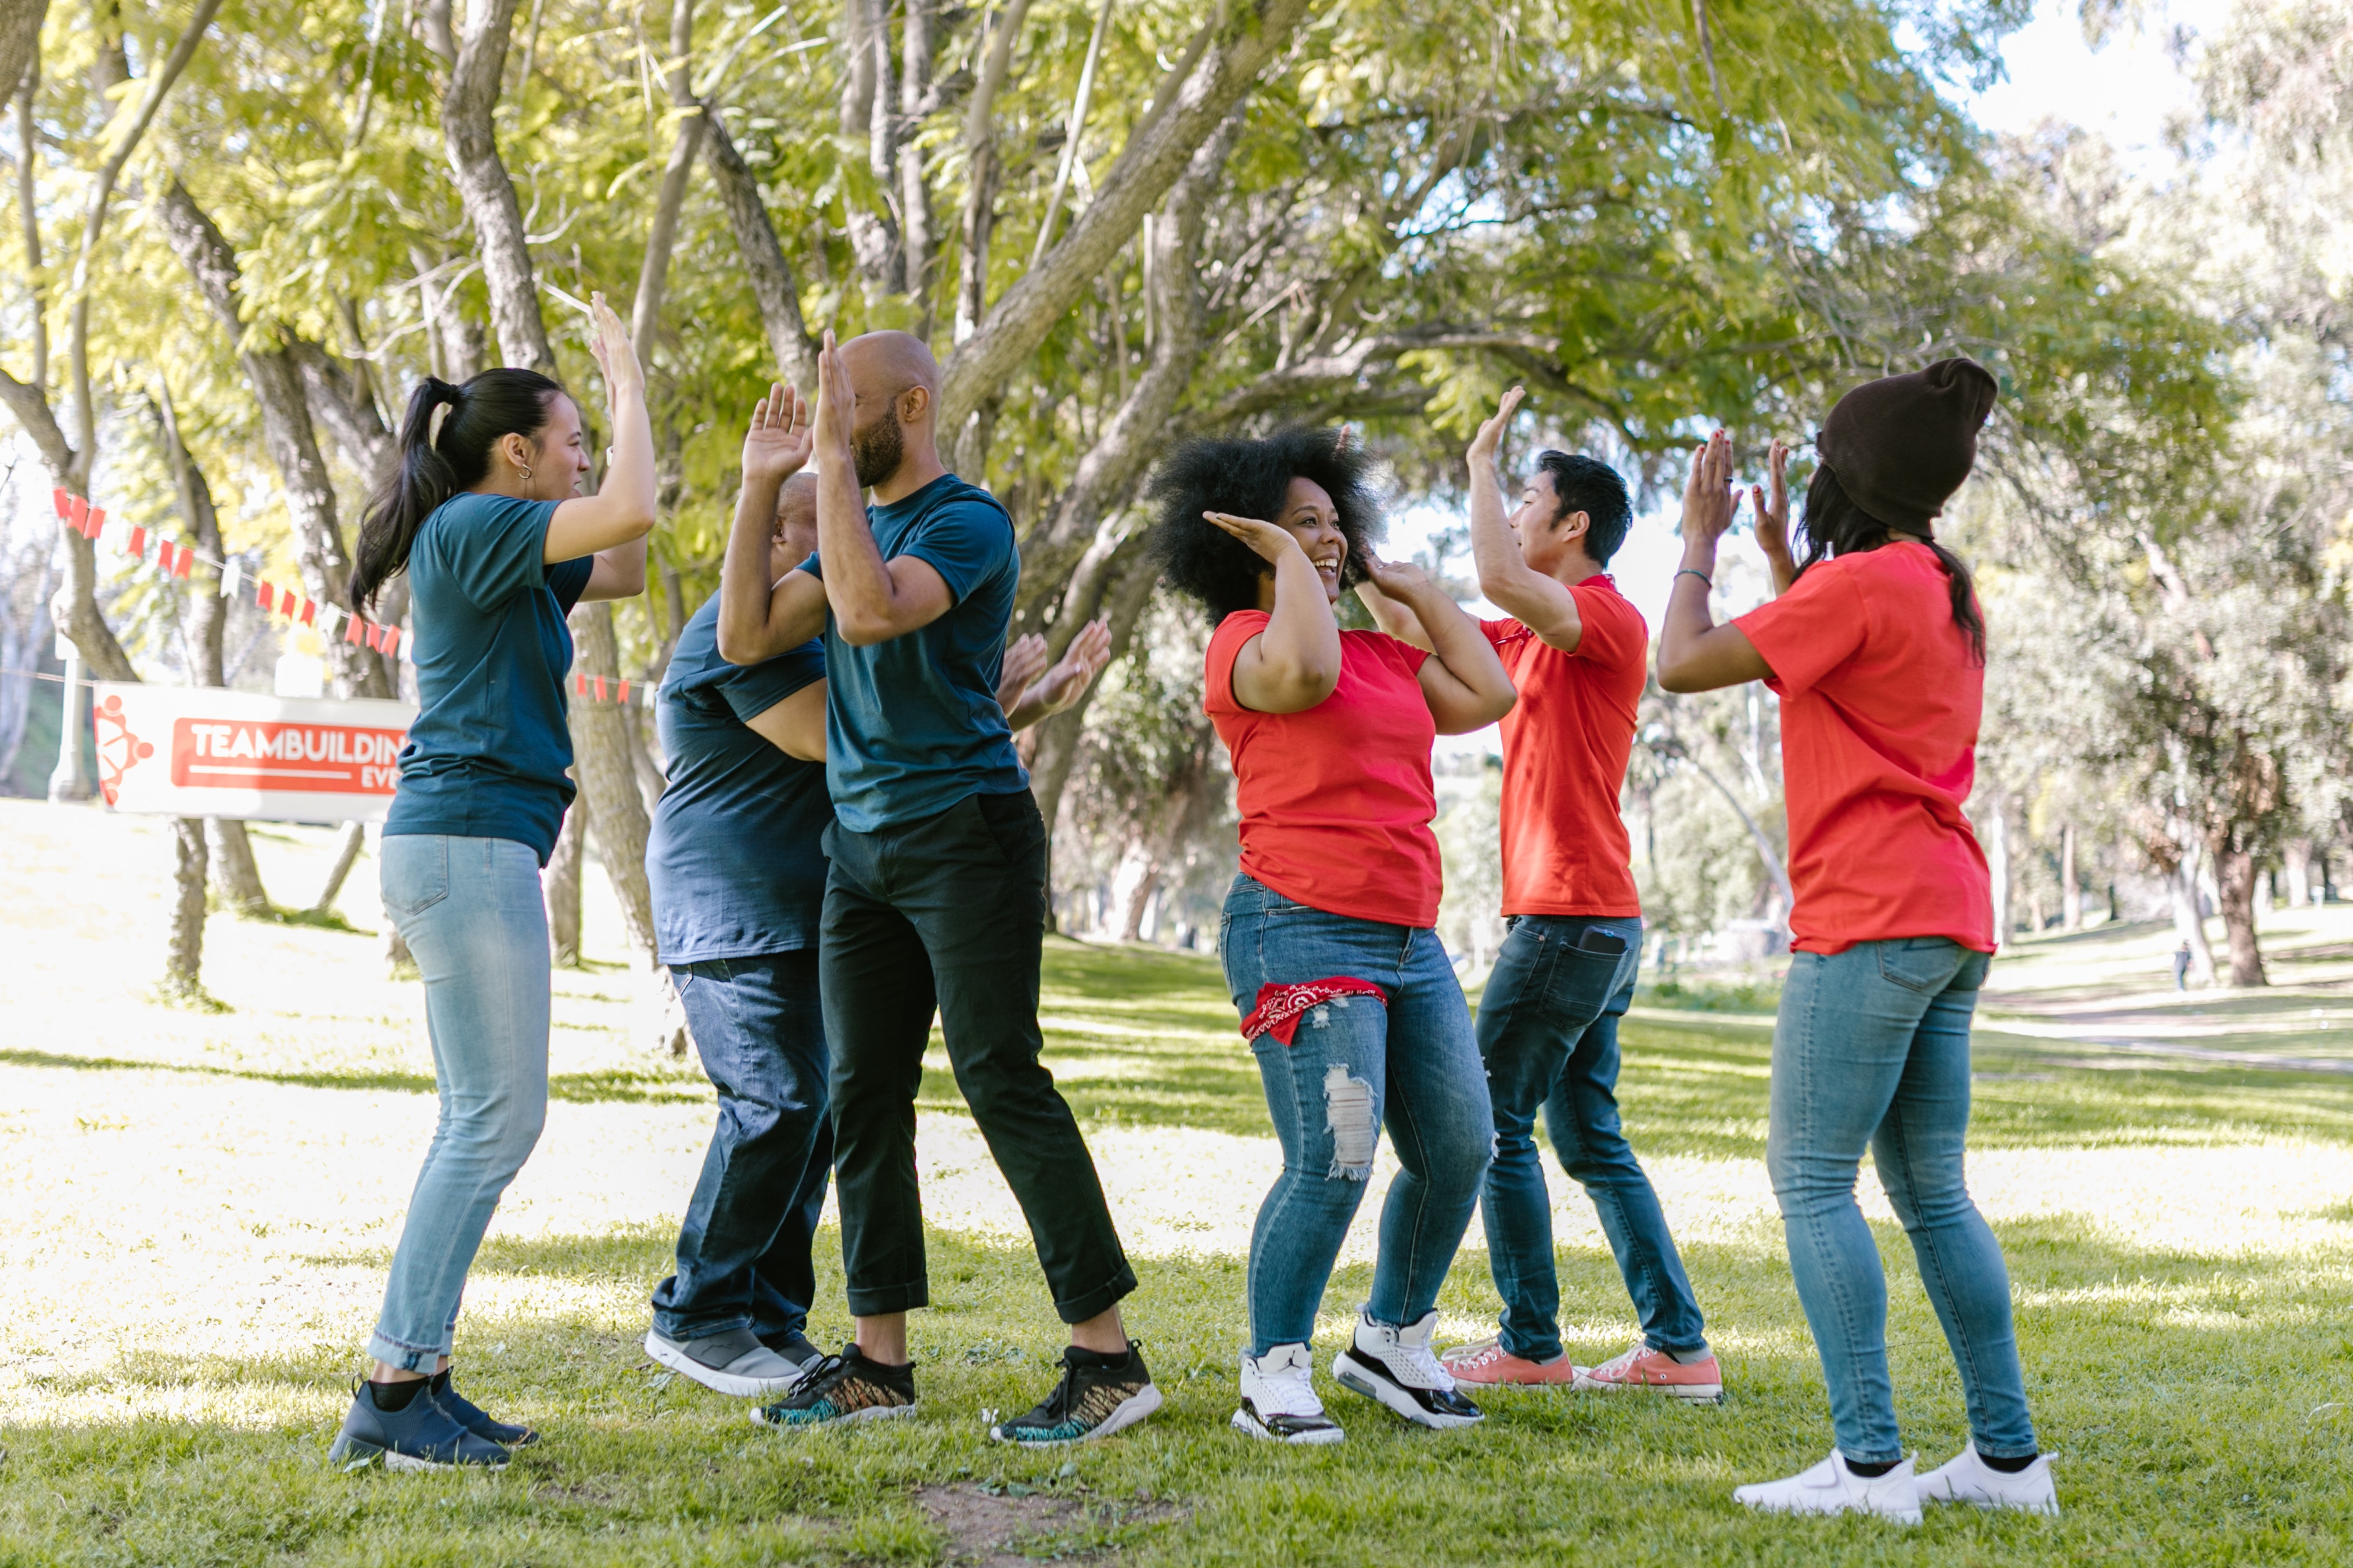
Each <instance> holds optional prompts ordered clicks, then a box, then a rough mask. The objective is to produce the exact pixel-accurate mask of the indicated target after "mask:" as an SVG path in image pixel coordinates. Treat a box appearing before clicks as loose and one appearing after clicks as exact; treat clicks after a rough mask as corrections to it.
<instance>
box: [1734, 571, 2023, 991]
mask: <svg viewBox="0 0 2353 1568" xmlns="http://www.w3.org/2000/svg"><path fill="white" fill-rule="evenodd" d="M1733 624H1734V625H1736V626H1738V627H1739V628H1740V629H1741V630H1742V631H1743V632H1745V633H1746V634H1747V636H1748V640H1749V641H1750V642H1752V643H1754V644H1756V645H1757V652H1758V653H1760V654H1762V655H1764V657H1765V662H1766V663H1767V664H1768V665H1771V666H1772V667H1773V679H1771V680H1770V681H1769V682H1767V684H1768V685H1770V686H1771V687H1772V688H1773V689H1774V690H1775V691H1778V692H1779V693H1780V694H1781V775H1782V784H1783V789H1784V793H1785V795H1786V796H1787V799H1788V811H1789V881H1790V884H1791V886H1792V888H1793V889H1794V890H1795V891H1796V893H1797V896H1798V907H1797V908H1796V909H1795V910H1791V911H1790V917H1789V929H1790V931H1791V941H1790V945H1791V946H1792V947H1795V948H1797V949H1799V951H1801V952H1823V953H1830V952H1845V951H1846V950H1847V949H1848V948H1850V947H1852V946H1853V945H1854V944H1855V943H1856V942H1884V941H1887V940H1888V939H1890V938H1893V937H1907V936H1941V937H1949V938H1951V939H1952V940H1953V941H1955V942H1959V943H1960V944H1961V945H1962V946H1963V947H1967V948H1971V949H1974V950H1976V951H1977V952H1992V951H1993V947H1994V942H1993V894H1992V883H1991V881H1990V879H1989V878H1988V877H1987V875H1986V860H1985V852H1984V851H1983V850H1981V849H1979V848H1978V837H1977V834H1976V833H1975V832H1973V831H1971V829H1970V827H1969V821H1968V817H1966V816H1962V815H1961V803H1962V802H1963V801H1965V800H1967V799H1968V797H1969V785H1970V784H1971V782H1972V781H1973V780H1974V779H1975V777H1976V775H1977V743H1978V714H1979V713H1980V711H1981V710H1983V708H1984V701H1985V670H1984V668H1982V667H1980V666H1978V664H1976V663H1974V662H1973V661H1972V660H1971V659H1970V658H1969V649H1968V641H1967V640H1966V639H1965V638H1964V637H1963V636H1962V634H1961V628H1960V627H1958V626H1955V625H1954V624H1953V605H1952V599H1951V597H1950V596H1949V591H1948V589H1947V584H1946V578H1945V573H1944V569H1943V568H1942V567H1940V566H1938V565H1937V564H1936V556H1935V555H1934V554H1933V553H1932V552H1930V551H1929V549H1928V547H1927V546H1926V545H1925V544H1916V543H1911V542H1899V543H1894V544H1886V545H1882V546H1881V547H1880V548H1879V549H1877V550H1870V551H1862V552H1856V553H1852V554H1847V555H1840V556H1834V557H1832V558H1831V559H1830V560H1828V561H1824V562H1822V563H1820V564H1819V565H1816V566H1812V567H1810V568H1809V569H1808V570H1807V572H1806V574H1805V575H1804V576H1802V577H1800V578H1799V579H1798V581H1797V583H1796V584H1794V585H1793V586H1792V587H1791V588H1790V589H1789V591H1788V593H1786V594H1784V595H1781V596H1780V597H1779V598H1778V599H1775V600H1774V601H1772V602H1771V603H1770V604H1767V605H1762V606H1760V607H1759V608H1757V609H1754V610H1751V611H1749V612H1748V614H1746V615H1745V616H1740V617H1738V618H1737V619H1736V621H1735V622H1734V623H1733Z"/></svg>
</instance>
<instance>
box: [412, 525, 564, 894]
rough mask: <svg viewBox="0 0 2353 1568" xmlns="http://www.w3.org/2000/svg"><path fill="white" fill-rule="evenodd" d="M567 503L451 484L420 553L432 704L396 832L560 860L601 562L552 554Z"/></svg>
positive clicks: (424, 659) (416, 740)
mask: <svg viewBox="0 0 2353 1568" xmlns="http://www.w3.org/2000/svg"><path fill="white" fill-rule="evenodd" d="M557 505H558V503H557V502H555V501H552V500H520V499H518V498H516V497H514V496H492V495H475V494H472V493H470V492H469V493H467V494H464V495H458V496H452V497H450V498H449V499H448V500H446V501H444V502H442V503H441V505H440V506H439V507H438V508H436V509H435V510H434V511H433V514H432V515H431V516H429V517H427V519H426V520H425V522H424V524H423V526H421V527H420V528H419V529H418V530H417V540H416V542H415V543H414V544H412V545H411V546H410V547H409V552H408V592H409V604H410V605H411V607H412V609H413V610H414V613H415V615H416V617H417V619H416V627H417V644H416V647H417V699H418V704H419V711H418V713H417V722H416V723H415V724H414V725H412V726H410V728H409V731H408V743H407V744H406V745H405V746H403V747H402V748H401V749H400V783H399V784H398V786H397V787H396V790H395V792H394V794H393V797H392V809H391V811H390V812H389V813H388V814H387V815H386V816H385V824H384V830H385V832H386V833H388V834H427V833H447V834H451V835H454V836H457V837H466V838H512V839H513V840H514V841H515V842H516V843H518V844H523V845H527V846H529V847H530V848H531V850H532V852H533V853H534V854H536V855H537V856H538V857H539V863H540V864H541V865H543V866H544V865H546V864H547V858H548V856H550V855H551V854H553V853H554V850H555V836H556V833H557V831H558V830H559V829H561V828H562V827H563V826H564V808H565V806H567V805H571V804H572V781H571V780H570V779H568V778H566V777H565V773H564V771H565V769H566V768H568V767H570V766H571V765H572V731H570V730H569V729H568V728H566V727H565V698H564V675H565V671H566V670H567V669H569V668H571V667H572V633H571V630H570V628H568V627H567V626H565V624H564V617H565V616H567V615H570V614H571V613H572V606H573V605H575V604H577V603H579V601H580V595H581V593H582V592H583V591H584V590H585V589H586V587H587V586H588V574H590V573H591V572H593V571H594V570H595V569H596V560H595V558H594V557H592V556H586V555H584V556H581V557H580V558H579V559H578V560H575V561H565V562H561V563H557V564H555V565H553V566H550V565H548V564H546V563H544V562H543V561H542V560H541V559H540V557H541V555H542V554H543V552H545V550H546V548H547V523H548V520H549V519H550V518H552V517H554V515H555V509H556V506H557Z"/></svg>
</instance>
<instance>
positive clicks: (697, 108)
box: [629, 0, 711, 364]
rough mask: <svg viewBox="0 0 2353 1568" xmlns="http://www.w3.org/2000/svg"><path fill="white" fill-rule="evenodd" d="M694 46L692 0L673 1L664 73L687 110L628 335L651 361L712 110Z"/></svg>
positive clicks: (666, 168)
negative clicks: (697, 72)
mask: <svg viewBox="0 0 2353 1568" xmlns="http://www.w3.org/2000/svg"><path fill="white" fill-rule="evenodd" d="M693 49H694V0H670V58H669V60H668V61H667V62H666V63H667V64H668V66H669V69H668V70H667V71H666V72H665V73H664V78H665V79H666V81H667V82H668V84H669V88H670V106H671V107H672V108H673V109H677V110H682V111H683V114H682V117H681V119H680V121H679V122H678V132H677V135H676V136H675V138H674V139H673V140H672V141H671V142H670V159H669V162H668V163H665V164H664V165H663V166H662V178H661V187H660V190H659V194H658V195H656V196H655V198H654V215H653V222H652V223H651V224H649V226H647V230H646V255H645V260H644V261H643V262H642V263H641V264H640V265H639V267H638V297H637V302H636V303H635V304H634V305H633V306H632V307H631V308H630V310H629V336H630V338H631V339H632V340H633V341H634V342H636V344H637V348H638V359H639V360H640V361H642V362H643V363H647V364H651V363H653V352H654V334H655V332H656V331H659V328H660V326H661V306H662V293H663V290H664V289H667V288H668V287H669V283H670V248H671V247H672V246H673V245H674V244H675V243H676V242H677V239H678V215H679V209H680V208H681V207H682V206H684V205H686V185H687V180H688V177H689V176H690V175H691V174H693V173H694V156H695V153H697V152H699V151H701V149H702V132H703V122H704V121H707V120H709V119H710V118H711V116H710V114H709V112H708V111H707V110H704V109H703V108H702V105H701V104H699V103H697V102H696V101H695V100H694V91H693V89H692V88H691V86H690V85H689V77H690V72H689V70H688V66H689V62H690V61H691V58H692V57H693Z"/></svg>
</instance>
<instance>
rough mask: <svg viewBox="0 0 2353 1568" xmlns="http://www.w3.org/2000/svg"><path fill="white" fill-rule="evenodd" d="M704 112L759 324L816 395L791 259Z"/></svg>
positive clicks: (735, 154)
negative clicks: (779, 242) (788, 259)
mask: <svg viewBox="0 0 2353 1568" xmlns="http://www.w3.org/2000/svg"><path fill="white" fill-rule="evenodd" d="M705 118H706V119H707V120H709V121H710V124H709V126H708V128H707V131H706V134H707V135H708V137H709V140H710V145H711V172H712V179H713V180H714V181H715V183H716V184H718V186H719V199H720V201H721V203H722V204H723V205H724V206H725V207H726V208H727V224H728V226H729V227H730V228H732V229H733V230H734V233H735V248H736V250H737V252H738V253H740V254H741V256H742V257H743V259H744V276H745V277H746V278H747V279H749V280H750V282H751V285H752V298H753V300H754V302H756V303H757V304H758V305H759V307H760V325H761V326H762V327H763V328H764V329H765V331H766V332H767V334H768V347H769V349H770V351H771V352H773V353H775V354H776V366H777V368H778V369H779V370H780V371H782V372H783V374H784V377H785V379H786V381H788V382H790V383H792V384H793V385H795V386H797V387H798V388H800V390H801V392H802V394H803V395H806V396H808V397H810V398H811V399H812V400H814V398H815V396H816V388H817V344H816V342H814V341H813V340H811V338H810V337H809V331H808V323H807V321H805V320H803V319H802V316H801V300H800V284H799V282H798V281H797V279H795V278H794V276H793V268H792V263H790V262H789V261H787V260H786V259H785V249H784V247H783V246H782V245H780V244H778V243H777V240H776V225H775V224H773V223H771V222H770V221H769V220H768V209H767V206H766V205H765V204H764V203H763V202H762V201H761V199H760V182H759V180H758V178H757V177H756V176H755V175H754V174H753V173H752V166H751V165H750V164H748V163H745V162H744V154H743V153H742V152H740V151H739V150H738V149H737V148H736V146H735V142H734V139H733V137H731V136H729V135H728V134H727V127H726V124H725V123H724V122H723V121H721V120H720V118H719V114H718V110H717V109H716V108H715V107H712V110H711V112H710V113H709V114H708V115H706V116H705ZM676 634H677V628H676V627H672V628H671V635H673V636H675V635H676Z"/></svg>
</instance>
